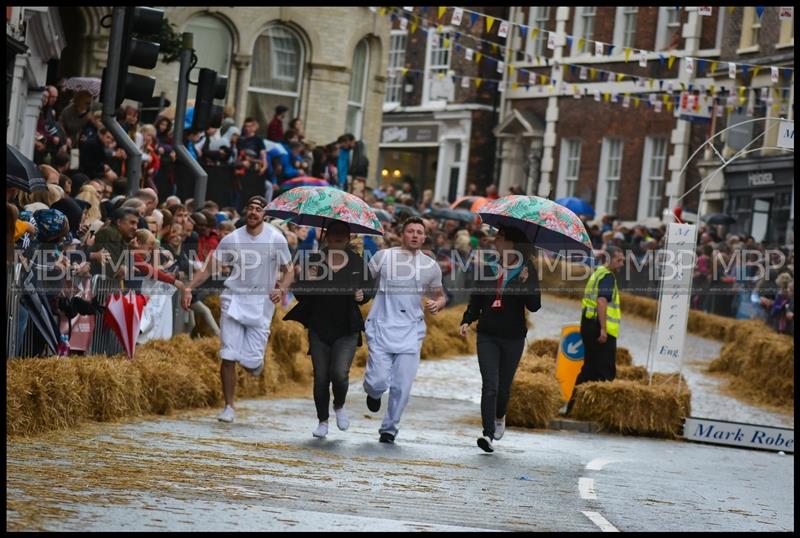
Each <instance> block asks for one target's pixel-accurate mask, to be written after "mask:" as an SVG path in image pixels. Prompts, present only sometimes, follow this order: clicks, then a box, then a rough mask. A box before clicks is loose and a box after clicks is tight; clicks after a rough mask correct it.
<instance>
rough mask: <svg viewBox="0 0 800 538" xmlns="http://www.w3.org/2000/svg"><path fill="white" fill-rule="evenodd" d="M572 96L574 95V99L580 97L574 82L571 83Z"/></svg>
mask: <svg viewBox="0 0 800 538" xmlns="http://www.w3.org/2000/svg"><path fill="white" fill-rule="evenodd" d="M572 97H574V98H575V99H580V98H581V92H580V90H578V87H577V86H576V85H574V84H573V85H572Z"/></svg>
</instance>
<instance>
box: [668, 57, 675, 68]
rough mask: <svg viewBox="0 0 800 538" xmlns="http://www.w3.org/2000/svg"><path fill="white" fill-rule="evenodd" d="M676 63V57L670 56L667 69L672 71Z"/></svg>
mask: <svg viewBox="0 0 800 538" xmlns="http://www.w3.org/2000/svg"><path fill="white" fill-rule="evenodd" d="M674 63H675V56H673V55H672V54H670V55H669V60H667V68H668V69H672V64H674Z"/></svg>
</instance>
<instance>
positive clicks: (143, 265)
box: [133, 250, 175, 284]
mask: <svg viewBox="0 0 800 538" xmlns="http://www.w3.org/2000/svg"><path fill="white" fill-rule="evenodd" d="M133 266H134V268H135V269H136V272H137V274H142V275H144V276H146V277H147V278H153V277H154V276H155V278H156V280H158V281H160V282H166V283H167V284H174V283H175V275H173V274H170V273H165V272H164V271H162V270H161V269H159V270H158V271H156V270H155V268H154V267H153V265H152V264H149V263H147V262H146V261H145V257H144V252H141V251H138V250H137V251H134V253H133Z"/></svg>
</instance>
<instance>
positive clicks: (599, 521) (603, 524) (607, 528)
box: [581, 512, 619, 532]
mask: <svg viewBox="0 0 800 538" xmlns="http://www.w3.org/2000/svg"><path fill="white" fill-rule="evenodd" d="M581 513H582V514H583V515H584V516H586V517H588V518H589V519H590V520H591V521H592V523H594V524H595V525H597V526H598V527H600V530H601V531H603V532H619V529H618V528H616V527H615V526H614V525H612V524H611V523H609V522H608V520H607V519H606V518H604V517H603V516H601V515H600V514H599V513H598V512H581Z"/></svg>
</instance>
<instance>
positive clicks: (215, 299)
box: [203, 295, 221, 325]
mask: <svg viewBox="0 0 800 538" xmlns="http://www.w3.org/2000/svg"><path fill="white" fill-rule="evenodd" d="M219 301H220V299H219V295H209V296H207V297H206V298H205V299H203V304H205V305H206V306H207V307H208V308H209V310H211V314H212V315H213V316H214V319H215V320H216V322H217V325H219V317H220V312H221V307H220V302H219Z"/></svg>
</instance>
